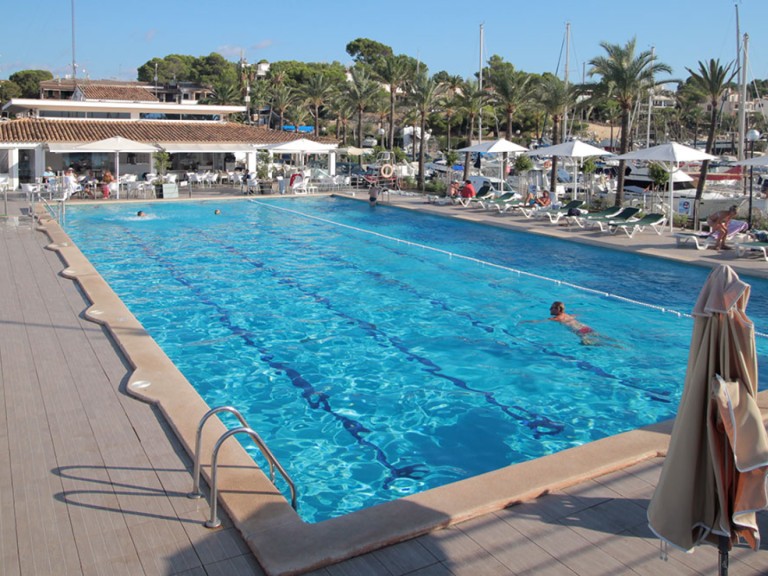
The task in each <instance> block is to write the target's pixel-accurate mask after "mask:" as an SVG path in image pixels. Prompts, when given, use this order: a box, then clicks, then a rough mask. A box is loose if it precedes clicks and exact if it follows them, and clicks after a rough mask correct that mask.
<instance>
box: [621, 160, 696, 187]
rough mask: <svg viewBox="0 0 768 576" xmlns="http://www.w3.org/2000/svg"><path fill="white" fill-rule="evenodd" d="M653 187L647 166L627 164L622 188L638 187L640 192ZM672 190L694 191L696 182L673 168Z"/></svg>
mask: <svg viewBox="0 0 768 576" xmlns="http://www.w3.org/2000/svg"><path fill="white" fill-rule="evenodd" d="M653 187H654V182H653V178H651V177H650V176H649V175H648V168H646V167H640V166H637V165H634V164H627V168H626V173H625V176H624V190H627V189H629V190H630V191H636V190H637V189H639V190H640V192H642V191H643V190H650V189H652V188H653ZM665 188H666V185H665ZM672 190H673V191H682V190H693V191H694V192H695V191H696V184H695V183H694V181H693V178H691V177H690V176H689V175H688V174H686V173H685V172H684V171H682V170H675V171H674V172H673V173H672Z"/></svg>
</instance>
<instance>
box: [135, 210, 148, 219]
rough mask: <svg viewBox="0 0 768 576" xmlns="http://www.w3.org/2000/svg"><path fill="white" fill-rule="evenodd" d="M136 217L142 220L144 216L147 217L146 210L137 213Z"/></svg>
mask: <svg viewBox="0 0 768 576" xmlns="http://www.w3.org/2000/svg"><path fill="white" fill-rule="evenodd" d="M136 216H138V217H139V218H141V217H142V216H146V214H144V210H139V211H138V212H136Z"/></svg>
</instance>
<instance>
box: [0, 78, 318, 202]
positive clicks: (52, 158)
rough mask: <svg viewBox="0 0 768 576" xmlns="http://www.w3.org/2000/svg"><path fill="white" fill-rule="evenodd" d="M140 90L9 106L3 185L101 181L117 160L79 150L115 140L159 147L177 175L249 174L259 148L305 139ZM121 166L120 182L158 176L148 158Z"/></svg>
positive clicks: (133, 156) (0, 171) (94, 86)
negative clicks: (85, 175)
mask: <svg viewBox="0 0 768 576" xmlns="http://www.w3.org/2000/svg"><path fill="white" fill-rule="evenodd" d="M135 84H136V85H130V86H128V85H120V84H117V85H116V84H109V83H107V84H103V85H102V84H99V83H96V82H91V83H89V84H83V85H82V86H81V85H78V86H76V87H74V89H73V91H72V93H71V95H70V94H69V93H66V94H65V93H63V92H60V93H58V97H57V96H56V95H53V93H51V94H50V97H46V98H40V99H30V98H16V99H12V100H10V101H9V102H8V103H6V104H5V106H3V112H4V113H6V114H9V115H12V116H14V117H15V118H14V119H4V120H2V121H0V180H4V181H6V182H7V184H8V186H9V187H10V188H12V189H15V188H18V187H19V185H20V184H21V183H25V182H35V181H36V180H37V179H39V178H42V176H43V172H44V171H45V169H46V167H49V166H50V167H51V168H52V169H53V171H55V172H58V171H60V170H63V169H64V168H68V167H74V168H75V169H78V168H79V169H80V170H83V171H84V170H89V171H93V172H94V174H95V176H96V177H98V176H99V174H100V173H101V172H102V171H103V170H107V169H110V170H114V166H113V163H114V160H115V158H114V154H109V153H97V152H88V151H84V150H83V148H82V147H83V146H84V145H87V144H89V143H91V142H97V141H99V140H104V139H107V138H112V137H115V136H120V137H122V138H127V139H130V140H135V141H137V142H143V143H146V144H153V145H157V146H159V147H160V148H162V149H163V150H165V151H166V152H168V153H170V155H171V170H172V171H178V172H180V173H181V172H186V171H192V170H211V171H224V170H231V169H232V168H234V165H235V162H239V164H240V165H242V166H243V167H244V168H245V169H247V170H249V171H250V170H254V169H255V166H256V153H257V151H258V150H259V149H260V148H265V147H267V146H269V145H271V144H278V143H281V142H288V141H292V140H295V139H298V138H300V137H301V136H302V135H300V134H297V133H290V132H284V131H278V130H270V129H268V128H266V127H264V126H255V125H251V124H242V123H239V122H234V121H232V119H233V117H240V116H241V115H242V114H244V113H245V112H246V107H245V106H244V105H238V106H226V105H205V104H199V103H197V101H196V100H195V101H193V100H184V101H182V102H181V103H179V102H167V101H162V100H161V99H159V98H158V97H157V95H156V94H155V93H154V92H153V91H152V90H150V89H149V87H147V86H142V85H139V84H141V83H135ZM67 96H68V97H67ZM188 102H192V103H188ZM326 140H327V139H326ZM119 162H120V167H121V173H122V174H135V175H137V176H138V177H141V176H142V175H143V174H145V173H151V172H154V169H153V168H154V161H153V158H152V155H151V154H142V153H130V152H125V153H121V154H120V157H119Z"/></svg>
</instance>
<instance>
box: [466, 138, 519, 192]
mask: <svg viewBox="0 0 768 576" xmlns="http://www.w3.org/2000/svg"><path fill="white" fill-rule="evenodd" d="M526 150H528V148H526V147H525V146H520V144H515V143H514V142H510V141H509V140H507V139H506V138H499V139H498V140H490V141H488V142H480V143H478V144H474V145H472V146H467V147H466V148H459V149H458V150H456V152H480V153H483V154H504V160H503V161H502V163H501V174H500V178H501V181H502V183H503V182H505V181H506V178H505V177H504V176H505V174H504V172H505V169H506V164H507V162H506V159H507V156H506V155H507V154H509V153H510V152H511V153H513V154H517V153H519V152H525V151H526Z"/></svg>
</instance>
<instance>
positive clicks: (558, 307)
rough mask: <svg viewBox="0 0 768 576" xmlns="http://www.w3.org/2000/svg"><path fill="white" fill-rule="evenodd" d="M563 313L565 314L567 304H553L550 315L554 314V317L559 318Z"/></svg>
mask: <svg viewBox="0 0 768 576" xmlns="http://www.w3.org/2000/svg"><path fill="white" fill-rule="evenodd" d="M563 312H565V304H563V303H562V302H559V301H558V302H552V306H550V307H549V313H550V314H552V316H557V315H558V314H562V313H563Z"/></svg>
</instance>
